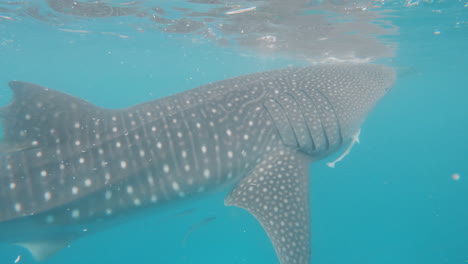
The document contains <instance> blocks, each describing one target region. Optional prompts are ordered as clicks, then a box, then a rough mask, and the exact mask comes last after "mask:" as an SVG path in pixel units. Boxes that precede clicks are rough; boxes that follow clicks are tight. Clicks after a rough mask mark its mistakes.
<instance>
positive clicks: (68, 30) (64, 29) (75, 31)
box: [59, 28, 92, 33]
mask: <svg viewBox="0 0 468 264" xmlns="http://www.w3.org/2000/svg"><path fill="white" fill-rule="evenodd" d="M59 30H60V31H65V32H72V33H92V31H88V30H79V29H67V28H59Z"/></svg>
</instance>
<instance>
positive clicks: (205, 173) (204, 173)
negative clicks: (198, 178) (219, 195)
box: [203, 169, 210, 179]
mask: <svg viewBox="0 0 468 264" xmlns="http://www.w3.org/2000/svg"><path fill="white" fill-rule="evenodd" d="M203 176H205V178H207V179H209V178H210V170H209V169H205V170H204V171H203Z"/></svg>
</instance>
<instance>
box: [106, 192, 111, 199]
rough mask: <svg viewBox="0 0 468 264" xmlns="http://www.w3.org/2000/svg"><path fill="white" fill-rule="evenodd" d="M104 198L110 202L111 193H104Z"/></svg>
mask: <svg viewBox="0 0 468 264" xmlns="http://www.w3.org/2000/svg"><path fill="white" fill-rule="evenodd" d="M105 197H106V200H110V198H112V192H111V191H109V190H108V191H106V193H105Z"/></svg>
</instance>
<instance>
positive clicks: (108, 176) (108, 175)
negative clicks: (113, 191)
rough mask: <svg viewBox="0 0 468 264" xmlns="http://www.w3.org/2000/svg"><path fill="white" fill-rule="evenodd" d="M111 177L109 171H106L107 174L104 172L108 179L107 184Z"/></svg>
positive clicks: (105, 177)
mask: <svg viewBox="0 0 468 264" xmlns="http://www.w3.org/2000/svg"><path fill="white" fill-rule="evenodd" d="M110 178H111V175H110V173H109V172H106V174H104V179H106V184H107V182H108V181H109V180H110Z"/></svg>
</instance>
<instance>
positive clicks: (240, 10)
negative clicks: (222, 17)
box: [224, 6, 257, 15]
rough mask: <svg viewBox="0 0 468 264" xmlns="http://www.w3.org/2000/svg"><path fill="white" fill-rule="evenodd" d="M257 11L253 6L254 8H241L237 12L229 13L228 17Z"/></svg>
mask: <svg viewBox="0 0 468 264" xmlns="http://www.w3.org/2000/svg"><path fill="white" fill-rule="evenodd" d="M255 9H257V7H256V6H252V7H247V8H241V9H236V10H231V11H227V12H226V13H224V14H226V15H236V14H240V13H245V12H249V11H253V10H255Z"/></svg>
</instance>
